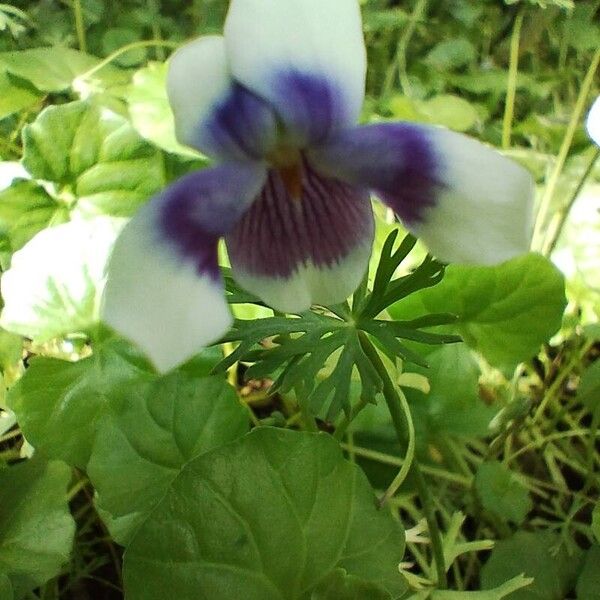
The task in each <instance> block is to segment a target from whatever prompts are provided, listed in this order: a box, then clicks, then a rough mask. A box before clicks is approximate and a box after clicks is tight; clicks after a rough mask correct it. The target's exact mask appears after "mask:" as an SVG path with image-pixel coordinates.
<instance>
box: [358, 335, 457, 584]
mask: <svg viewBox="0 0 600 600" xmlns="http://www.w3.org/2000/svg"><path fill="white" fill-rule="evenodd" d="M358 337H359V340H360V344H361V347H362V349H363V351H364V353H365V354H366V355H367V357H368V358H369V360H370V361H371V363H372V364H373V367H375V370H376V371H377V373H378V375H379V377H380V378H381V381H382V382H383V396H384V398H385V401H386V404H387V407H388V410H389V412H390V416H391V417H392V422H393V424H394V429H395V430H396V436H397V438H398V441H399V442H400V444H402V445H404V444H405V443H408V442H409V440H410V433H409V428H410V425H409V424H408V423H407V422H406V420H405V410H404V408H403V403H402V399H401V397H400V394H398V390H397V389H396V386H395V385H394V382H393V381H392V379H391V378H390V375H389V373H388V372H387V369H386V368H385V365H384V364H383V362H382V360H381V357H380V356H379V352H378V351H377V349H376V348H375V346H374V345H373V344H372V343H371V341H370V340H369V338H368V337H367V335H366V334H365V333H364V332H363V331H360V332H359V334H358ZM411 467H412V468H411V475H412V476H413V479H414V482H415V485H416V487H417V493H418V495H419V499H420V501H421V504H422V506H423V512H424V513H425V519H426V520H427V525H428V527H429V535H430V538H431V546H432V548H433V557H434V561H435V568H436V573H437V579H438V581H437V585H438V588H439V589H446V588H447V587H448V581H447V578H446V566H445V561H444V543H443V540H442V534H441V532H440V529H439V526H438V522H437V519H436V515H435V507H434V505H433V499H432V496H431V491H430V490H429V487H428V486H427V482H426V481H425V478H424V477H423V474H422V473H421V469H420V467H419V463H418V461H417V460H413V461H412V465H411Z"/></svg>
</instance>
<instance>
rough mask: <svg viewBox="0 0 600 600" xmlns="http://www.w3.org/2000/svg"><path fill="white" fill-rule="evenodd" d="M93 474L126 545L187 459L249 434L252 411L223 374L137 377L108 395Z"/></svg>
mask: <svg viewBox="0 0 600 600" xmlns="http://www.w3.org/2000/svg"><path fill="white" fill-rule="evenodd" d="M107 395H108V398H109V400H108V401H109V407H108V411H107V412H106V413H105V414H104V415H103V416H102V417H101V418H100V419H99V420H98V423H97V427H96V438H95V442H94V445H93V449H92V455H91V459H90V462H89V464H88V474H89V476H90V479H91V481H92V483H93V484H94V488H95V489H96V492H97V493H98V501H97V505H98V506H99V508H100V509H101V510H102V511H104V512H105V513H108V514H109V515H110V519H109V528H110V531H111V533H112V535H113V537H114V538H115V539H116V540H117V541H118V542H119V543H121V544H126V543H127V541H128V540H129V538H130V537H131V534H132V533H133V531H134V530H135V528H136V527H137V526H138V525H139V524H140V523H141V521H143V519H145V518H146V516H147V515H148V513H149V512H150V511H151V510H152V508H154V506H155V505H156V504H157V502H158V501H159V500H160V499H161V498H162V496H163V495H164V493H165V491H166V489H167V488H168V486H169V484H170V483H171V481H172V480H173V479H174V478H175V477H176V475H177V474H178V473H179V471H180V470H181V467H182V466H183V465H184V463H186V462H187V461H188V460H190V459H192V458H194V457H196V456H199V455H200V454H203V453H204V452H207V451H209V450H212V449H213V448H216V447H218V446H220V445H223V444H225V443H227V442H230V441H232V440H234V439H236V438H237V437H239V436H241V435H243V434H244V433H245V432H246V431H248V413H247V411H246V410H245V409H244V408H243V406H242V405H241V403H240V402H239V401H238V399H237V396H236V393H235V392H234V390H233V388H232V387H231V386H230V385H229V384H228V383H227V382H225V381H224V380H223V379H222V378H219V377H207V378H203V379H201V378H197V377H196V378H194V377H191V376H188V375H184V374H183V373H181V372H176V373H173V374H171V375H168V376H166V377H164V378H157V377H156V376H154V375H150V374H148V375H146V376H144V375H142V374H138V376H136V377H135V378H132V379H131V380H129V381H126V382H123V383H121V385H119V386H118V387H114V388H113V389H111V390H110V392H109V393H108V394H107Z"/></svg>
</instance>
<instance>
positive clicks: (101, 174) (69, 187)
mask: <svg viewBox="0 0 600 600" xmlns="http://www.w3.org/2000/svg"><path fill="white" fill-rule="evenodd" d="M23 145H24V148H23V164H24V165H25V167H26V169H27V170H28V171H29V172H30V173H31V175H32V176H33V177H35V178H37V179H43V180H47V181H52V182H56V183H57V184H59V185H60V187H61V189H62V194H63V195H64V196H66V197H68V198H70V201H71V204H74V206H75V207H76V209H77V210H78V211H79V212H80V213H83V214H84V215H86V216H89V215H97V214H107V215H113V216H131V215H132V214H133V213H134V212H135V211H136V209H137V208H138V207H139V206H140V205H141V204H142V203H144V202H145V201H146V200H148V198H149V197H150V196H152V195H153V194H154V193H155V192H157V191H158V190H160V189H161V188H162V187H163V186H164V184H165V175H164V165H163V159H162V155H161V153H160V152H159V151H158V150H157V149H156V148H154V147H153V146H152V145H150V144H148V143H147V142H146V141H144V140H143V139H142V138H141V137H140V136H139V134H138V133H137V132H136V131H135V129H134V128H133V127H132V126H131V124H130V123H129V122H128V121H127V120H126V119H124V118H123V117H122V116H120V115H118V114H116V113H114V112H112V111H110V110H108V109H106V108H102V107H99V106H96V105H93V104H90V103H87V102H72V103H70V104H63V105H60V106H51V107H49V108H47V109H45V110H44V111H42V112H41V113H40V115H39V116H38V118H37V119H36V120H35V121H34V122H33V123H32V124H31V125H28V126H27V127H25V128H24V130H23Z"/></svg>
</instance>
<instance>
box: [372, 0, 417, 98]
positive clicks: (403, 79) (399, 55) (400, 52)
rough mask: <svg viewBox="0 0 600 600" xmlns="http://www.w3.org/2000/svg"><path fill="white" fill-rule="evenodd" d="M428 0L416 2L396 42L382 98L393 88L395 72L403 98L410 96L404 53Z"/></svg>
mask: <svg viewBox="0 0 600 600" xmlns="http://www.w3.org/2000/svg"><path fill="white" fill-rule="evenodd" d="M427 2H428V0H418V1H417V4H416V5H415V8H414V10H413V12H412V14H411V16H410V20H409V22H408V25H407V27H406V29H405V30H404V31H403V32H402V36H401V37H400V40H399V41H398V47H397V50H396V56H395V60H394V62H393V63H392V64H391V65H390V67H389V69H388V72H387V73H386V77H385V82H384V84H383V91H382V94H381V95H382V97H383V98H384V99H385V98H387V97H388V96H389V95H390V94H391V92H392V89H393V87H394V80H395V75H396V71H397V72H398V76H399V79H400V85H401V87H402V92H403V93H404V95H405V96H408V95H410V87H411V86H410V81H409V79H408V72H407V69H406V51H407V49H408V45H409V44H410V40H411V39H412V36H413V35H414V33H415V30H416V29H417V24H418V23H419V21H420V20H421V19H422V18H423V15H424V14H425V11H426V10H427Z"/></svg>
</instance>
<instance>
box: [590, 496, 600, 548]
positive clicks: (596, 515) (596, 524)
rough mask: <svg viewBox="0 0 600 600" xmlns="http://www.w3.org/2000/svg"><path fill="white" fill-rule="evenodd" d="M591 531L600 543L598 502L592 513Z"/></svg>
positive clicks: (599, 503) (599, 510) (599, 504)
mask: <svg viewBox="0 0 600 600" xmlns="http://www.w3.org/2000/svg"><path fill="white" fill-rule="evenodd" d="M592 531H593V533H594V535H595V536H596V541H597V542H598V543H600V502H598V503H597V504H596V506H595V507H594V511H593V513H592Z"/></svg>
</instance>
